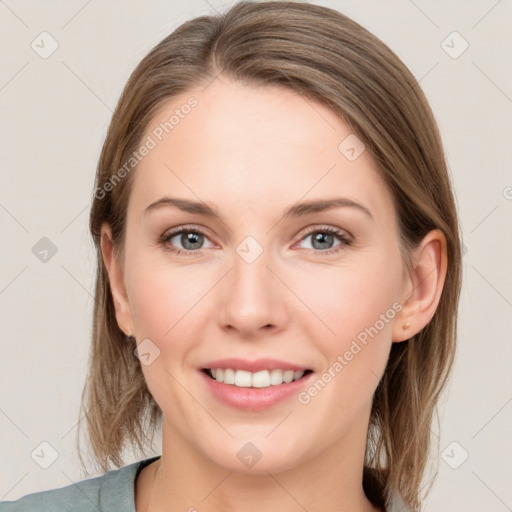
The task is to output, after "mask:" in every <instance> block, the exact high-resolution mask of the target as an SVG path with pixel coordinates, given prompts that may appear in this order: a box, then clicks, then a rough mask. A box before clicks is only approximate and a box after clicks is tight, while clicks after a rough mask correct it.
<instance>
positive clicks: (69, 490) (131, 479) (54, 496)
mask: <svg viewBox="0 0 512 512" xmlns="http://www.w3.org/2000/svg"><path fill="white" fill-rule="evenodd" d="M160 457H161V456H160V455H157V456H154V457H151V458H149V459H144V460H141V461H138V462H134V463H132V464H129V465H127V466H124V467H122V468H120V469H115V470H111V471H108V472H107V473H105V474H104V475H103V476H99V477H96V478H91V479H86V480H82V481H80V482H76V483H74V484H71V485H68V486H67V487H61V488H59V489H52V490H49V491H41V492H35V493H32V494H28V495H26V496H23V497H22V498H20V499H18V500H16V501H1V502H0V512H33V511H34V510H37V511H38V512H48V511H51V512H55V511H57V510H61V511H63V510H66V511H68V512H71V511H73V512H86V511H91V510H94V511H100V512H111V511H113V510H122V511H123V512H136V510H135V481H136V479H137V476H138V474H139V473H140V471H141V470H142V469H143V468H144V467H146V466H148V465H149V464H151V463H152V462H155V461H156V460H158V459H159V458H160ZM91 505H92V508H91ZM70 507H71V508H70ZM385 512H411V510H410V509H409V508H408V507H407V505H405V504H404V503H403V501H402V500H401V499H400V497H399V496H398V495H397V494H393V496H392V499H391V502H390V503H389V505H388V506H387V507H386V511H385Z"/></svg>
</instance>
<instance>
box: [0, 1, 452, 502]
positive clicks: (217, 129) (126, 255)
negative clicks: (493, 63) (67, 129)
mask: <svg viewBox="0 0 512 512" xmlns="http://www.w3.org/2000/svg"><path fill="white" fill-rule="evenodd" d="M90 228H91V233H92V236H93V239H94V241H95V244H96V248H97V252H98V273H97V282H96V301H95V311H94V329H93V340H92V350H91V361H90V372H89V376H88V380H87V383H86V387H85V389H84V395H83V404H82V406H83V411H84V413H85V415H86V418H87V427H88V433H89V439H90V441H91V445H92V448H93V452H94V456H95V458H96V460H97V461H98V463H99V467H101V469H102V470H103V471H107V470H108V469H110V468H111V465H112V464H113V465H115V466H116V467H117V468H121V469H113V470H111V471H109V472H108V473H106V474H105V475H104V476H102V477H97V478H93V479H89V480H84V481H82V482H80V483H79V485H72V486H68V487H65V488H62V489H55V490H51V491H46V492H41V493H35V494H32V495H28V496H26V497H24V498H22V499H20V500H18V501H17V502H4V503H2V504H1V505H0V510H2V511H10V510H20V511H25V510H69V509H70V508H67V507H69V506H70V504H73V507H74V508H73V510H80V511H82V510H105V511H106V510H129V511H130V512H134V511H137V512H146V511H151V512H155V511H156V512H158V511H160V510H162V511H163V510H189V511H193V510H198V511H219V510H244V511H253V510H258V511H261V510H279V511H295V510H308V511H315V510H328V511H335V510H336V511H352V512H353V511H388V512H389V511H393V510H395V511H396V510H406V509H407V508H409V509H411V510H419V509H420V507H421V500H422V497H423V496H422V494H421V492H420V488H421V484H422V478H423V476H424V470H425V467H426V462H427V460H428V450H429V447H430V425H431V422H432V417H433V413H434V410H435V405H436V401H437V399H438V397H439V394H440V392H441V390H442V389H443V386H444V384H445V382H446V379H447V377H448V375H449V371H450V368H451V365H452V361H453V357H454V350H455V340H456V333H457V307H458V299H459V293H460V286H461V249H460V246H461V242H460V235H459V227H458V220H457V212H456V208H455V204H454V199H453V193H452V187H451V183H450V178H449V175H448V172H447V168H446V163H445V160H444V157H443V148H442V143H441V140H440V137H439V133H438V129H437V125H436V122H435V120H434V118H433V116H432V113H431V110H430V108H429V106H428V104H427V101H426V99H425V97H424V95H423V93H422V91H421V89H420V87H419V85H418V84H417V82H416V80H415V79H414V77H413V76H412V75H411V73H410V72H409V71H408V69H407V68H406V67H405V65H404V64H403V63H402V62H401V61H400V60H399V59H398V57H397V56H396V55H395V54H394V53H393V52H392V51H391V50H390V49H389V48H388V47H387V46H385V45H384V44H383V43H382V42H381V41H380V40H378V39H377V38H376V37H375V36H373V35H372V34H370V33H369V32H368V31H367V30H365V29H364V28H362V27H361V26H360V25H358V24H357V23H355V22H354V21H352V20H350V19H348V18H347V17H345V16H344V15H342V14H340V13H338V12H336V11H334V10H332V9H328V8H325V7H319V6H315V5H311V4H307V3H293V2H259V3H250V2H241V3H238V4H236V5H234V6H233V7H232V8H231V9H229V11H227V12H226V13H225V14H223V15H219V16H202V17H200V18H197V19H194V20H191V21H189V22H187V23H185V24H183V25H182V26H180V27H179V28H178V29H177V30H175V31H174V32H173V33H172V34H171V35H169V36H168V37H166V38H165V39H164V40H163V41H161V42H160V43H159V44H158V45H157V46H156V47H155V48H154V49H153V50H152V51H151V52H150V53H149V54H148V55H147V56H146V57H145V58H144V59H143V60H142V61H141V63H140V64H139V65H138V66H137V68H136V69H135V71H134V72H133V74H132V75H131V77H130V79H129V80H128V82H127V84H126V86H125V89H124V91H123V93H122V96H121V98H120V100H119V103H118V105H117V108H116V110H115V112H114V115H113V118H112V121H111V125H110V128H109V131H108V134H107V138H106V140H105V143H104V146H103V150H102V153H101V156H100V161H99V164H98V169H97V175H96V186H95V191H94V198H93V202H92V209H91V216H90ZM160 422H161V428H162V450H161V453H162V454H161V456H158V457H151V458H146V459H144V460H142V461H140V462H137V463H134V464H130V465H129V466H125V467H121V466H122V465H123V459H122V452H123V449H124V448H126V447H127V446H130V445H131V446H137V447H139V448H141V449H142V450H143V449H144V448H145V447H146V446H148V445H149V441H150V440H151V439H152V436H153V433H154V431H155V429H156V428H157V426H160ZM149 434H151V436H150V435H149ZM150 438H151V439H150ZM406 507H407V508H406Z"/></svg>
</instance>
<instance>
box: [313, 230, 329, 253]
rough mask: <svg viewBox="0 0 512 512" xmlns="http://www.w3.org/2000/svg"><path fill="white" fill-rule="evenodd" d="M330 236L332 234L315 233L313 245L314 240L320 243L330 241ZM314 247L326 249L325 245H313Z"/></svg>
mask: <svg viewBox="0 0 512 512" xmlns="http://www.w3.org/2000/svg"><path fill="white" fill-rule="evenodd" d="M332 238H333V236H332V235H330V234H328V233H316V235H315V236H314V237H313V247H315V242H319V243H320V244H322V243H328V242H332ZM326 240H327V242H326ZM315 249H326V247H322V246H321V247H315Z"/></svg>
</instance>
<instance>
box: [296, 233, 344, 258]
mask: <svg viewBox="0 0 512 512" xmlns="http://www.w3.org/2000/svg"><path fill="white" fill-rule="evenodd" d="M313 235H314V236H313ZM310 237H312V238H311V240H312V243H311V245H312V247H313V249H316V251H314V252H319V253H321V254H333V253H337V252H340V251H341V250H342V249H343V247H344V246H350V245H352V239H351V238H349V237H348V236H347V235H346V234H345V233H344V232H343V231H341V230H340V229H337V228H333V227H331V226H324V227H314V228H311V229H309V231H307V232H306V234H305V236H304V237H303V238H302V239H301V241H302V240H307V239H308V238H310ZM335 238H337V239H338V240H340V243H339V244H338V245H336V246H334V247H335V248H334V249H332V243H333V241H334V239H335Z"/></svg>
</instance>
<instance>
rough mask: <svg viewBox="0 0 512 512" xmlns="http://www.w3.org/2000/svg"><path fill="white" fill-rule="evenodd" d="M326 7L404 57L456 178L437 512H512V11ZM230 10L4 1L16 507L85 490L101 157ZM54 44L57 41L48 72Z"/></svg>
mask: <svg viewBox="0 0 512 512" xmlns="http://www.w3.org/2000/svg"><path fill="white" fill-rule="evenodd" d="M314 3H317V4H319V5H325V6H329V7H333V8H335V9H338V10H340V11H341V12H343V13H345V14H347V15H348V16H350V17H352V18H353V19H355V20H356V21H358V22H359V23H361V24H362V25H363V26H365V27H366V28H368V29H369V30H370V31H372V32H373V33H375V34H376V35H377V36H378V37H380V38H381V39H382V40H383V41H384V42H385V43H386V44H388V45H389V46H390V47H391V48H392V49H393V50H394V51H395V52H396V53H397V54H398V55H399V56H400V57H401V58H402V59H403V61H404V62H405V63H406V65H407V66H408V67H409V68H410V69H411V71H412V72H413V73H414V75H415V76H416V77H417V78H418V79H419V80H420V83H421V85H422V87H423V89H424V91H425V93H426V95H427V97H428V99H429V101H430V103H431V106H432V108H433V110H434V114H435V116H436V118H437V120H438V123H439V126H440V129H441V134H442V136H443V140H444V144H445V149H446V154H447V157H448V162H449V167H450V170H451V173H452V178H453V183H454V188H455V194H456V199H457V203H458V208H459V213H460V218H461V224H462V228H463V236H464V243H465V247H466V250H467V252H466V254H465V256H464V279H465V282H464V287H463V292H462V297H461V304H460V308H461V309H460V315H459V318H460V334H459V347H458V354H457V359H456V365H455V369H454V373H453V377H452V380H451V382H450V385H449V388H448V391H447V393H446V394H445V395H444V399H443V402H442V404H441V408H440V412H441V421H440V440H439V450H437V447H435V446H434V448H435V452H436V453H437V452H439V453H440V454H442V457H441V458H440V459H439V475H438V478H437V480H436V483H435V485H434V487H433V491H432V493H431V495H430V498H429V500H428V502H427V506H426V508H425V510H427V511H431V512H433V511H435V512H443V511H450V512H453V511H465V510H485V511H486V512H493V511H496V512H502V511H506V510H512V486H511V485H510V483H511V482H510V475H511V473H512V472H511V469H512V463H511V460H512V439H511V436H510V432H512V429H511V427H512V404H511V401H512V386H511V384H512V376H511V372H510V366H511V364H510V363H511V361H512V344H511V343H510V330H509V326H510V324H511V321H512V275H511V272H510V271H509V267H510V262H511V261H512V258H511V255H512V229H511V227H512V226H511V224H512V223H511V222H510V220H511V213H512V173H511V172H510V169H511V164H510V162H511V161H512V150H511V147H512V123H511V114H512V99H511V98H512V72H511V66H510V60H511V59H510V56H511V46H512V44H511V43H512V40H511V35H510V27H511V26H512V0H500V1H496V0H481V1H468V0H460V1H454V0H449V1H441V0H435V1H432V0H431V1H427V0H415V1H412V0H400V1H398V0H397V1H389V0H386V1H377V0H374V1H371V0H365V1H361V0H359V1H354V2H349V1H342V0H339V1H330V2H328V1H319V2H314ZM228 5H231V4H228V3H222V2H220V1H214V0H208V1H206V0H194V1H187V2H185V1H180V2H174V3H172V2H171V1H157V0H152V1H146V2H142V1H133V0H132V1H120V0H118V1H108V2H107V1H103V2H101V1H99V0H89V1H86V0H73V1H69V0H68V1H56V0H52V1H46V2H37V1H27V0H7V1H5V2H4V1H0V34H1V36H0V37H1V41H0V42H1V44H0V52H1V53H0V55H1V60H2V66H1V69H0V109H1V117H0V119H1V131H0V140H1V160H0V165H1V169H2V171H1V188H0V223H1V231H0V233H1V245H0V251H1V262H2V263H1V267H0V325H1V328H2V335H1V342H0V343H1V352H0V453H1V458H0V500H2V499H4V500H7V499H8V500H13V499H16V498H18V497H20V496H23V495H25V494H28V493H29V492H35V491H40V490H45V489H50V488H56V487H62V486H65V485H69V484H70V483H72V482H76V481H77V480H80V479H82V478H83V474H82V473H81V469H80V465H79V463H78V459H77V455H76V452H75V447H74V442H75V434H76V425H77V420H78V407H79V400H80V394H81V391H82V386H83V383H84V378H85V374H86V363H87V356H88V346H89V338H90V333H91V315H92V305H93V298H92V293H93V283H94V280H93V279H94V270H95V268H94V261H95V254H94V252H93V245H92V241H91V239H90V237H89V234H88V214H89V208H90V199H91V194H92V191H93V179H94V174H95V168H96V163H97V159H98V156H99V152H100V148H101V145H102V142H103V140H104V137H105V134H106V129H107V126H108V123H109V121H110V117H111V114H112V110H113V108H114V107H115V104H116V102H117V99H118V97H119V95H120V93H121V89H122V87H123V85H124V84H125V82H126V80H127V78H128V76H129V74H130V72H131V71H132V70H133V68H134V67H135V66H136V65H137V63H138V62H139V61H140V60H141V59H142V58H143V57H144V55H145V54H146V53H147V52H148V51H149V50H150V49H151V48H152V47H153V46H154V45H155V44H157V43H158V42H159V41H160V40H161V39H162V38H163V37H165V36H166V35H167V34H168V33H170V32H171V31H172V30H173V29H174V28H176V27H177V26H178V25H180V24H181V23H183V22H184V21H185V20H187V19H189V18H192V17H195V16H198V15H200V14H204V13H214V12H215V11H216V10H218V11H223V10H224V9H225V8H226V7H227V6H228ZM43 31H47V32H48V33H49V34H50V35H51V37H52V38H53V39H54V40H56V41H57V43H58V48H57V49H56V51H55V52H54V53H53V54H52V55H50V56H49V57H47V58H42V57H41V56H40V53H41V52H42V51H43V45H44V48H45V49H46V50H48V49H49V48H51V46H50V44H51V40H50V39H49V38H48V36H40V34H41V32H43ZM454 31H456V32H458V34H460V36H459V35H457V34H453V32H454ZM44 37H46V39H44V42H41V40H42V38H44ZM443 41H444V43H443ZM465 41H466V42H467V44H468V45H469V46H468V48H467V49H466V50H465V51H464V52H463V53H462V54H460V55H458V54H459V53H460V52H461V50H463V49H464V46H465ZM33 42H34V43H33ZM31 44H33V45H34V46H35V47H36V48H37V49H38V51H39V52H40V53H37V52H36V51H35V50H34V49H33V48H32V47H31ZM36 45H38V46H36ZM454 57H456V58H454ZM43 237H47V238H49V239H50V240H51V241H52V243H53V244H55V246H56V249H57V252H56V254H55V255H53V256H52V255H51V253H49V254H48V255H47V256H46V258H47V261H46V262H44V261H41V258H43V259H44V256H45V255H44V253H39V254H37V250H34V251H35V252H36V254H34V252H33V247H34V246H35V245H36V244H37V243H38V242H39V241H40V239H41V238H43ZM39 243H42V242H39ZM38 247H39V246H36V249H37V248H38ZM433 431H434V435H433V437H434V441H437V436H438V435H439V429H438V428H437V427H436V426H434V427H433ZM42 442H46V443H49V444H50V445H51V446H52V447H53V449H54V450H55V451H56V452H57V453H58V458H57V459H56V460H55V462H53V464H51V466H50V467H49V468H48V469H43V468H42V467H40V465H39V464H41V463H44V460H45V457H46V462H47V463H48V462H50V459H49V457H51V453H52V449H50V448H49V447H48V446H47V445H42V446H41V445H40V443H42ZM156 446H157V448H158V450H159V446H160V444H159V438H157V443H156ZM34 450H35V451H34ZM158 453H159V452H158ZM31 454H33V455H31ZM37 454H39V455H40V457H39V458H38V457H37ZM43 454H44V456H43ZM150 455H153V453H150V454H148V456H150ZM466 456H467V459H466V460H464V458H465V457H466ZM135 460H138V457H135V456H134V455H133V454H132V456H129V457H128V458H127V460H126V463H129V462H133V461H135ZM36 461H38V462H39V464H38V463H37V462H36ZM457 466H458V467H457ZM426 483H427V482H426Z"/></svg>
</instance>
